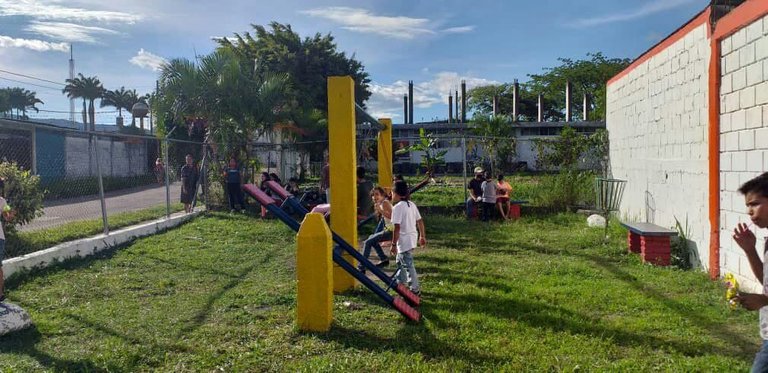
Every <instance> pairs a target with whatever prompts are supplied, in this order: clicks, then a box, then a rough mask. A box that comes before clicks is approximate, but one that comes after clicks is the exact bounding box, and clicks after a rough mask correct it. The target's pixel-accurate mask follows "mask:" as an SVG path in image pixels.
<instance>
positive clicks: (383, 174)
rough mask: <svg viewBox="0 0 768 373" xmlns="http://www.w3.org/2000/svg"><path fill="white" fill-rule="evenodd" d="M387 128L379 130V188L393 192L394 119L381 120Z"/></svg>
mask: <svg viewBox="0 0 768 373" xmlns="http://www.w3.org/2000/svg"><path fill="white" fill-rule="evenodd" d="M379 123H381V124H382V125H383V126H384V127H385V128H384V129H382V130H379V136H378V139H377V140H378V148H379V157H378V158H379V186H381V187H382V188H384V189H385V190H386V191H390V190H392V119H389V118H379Z"/></svg>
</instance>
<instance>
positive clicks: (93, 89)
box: [62, 73, 104, 131]
mask: <svg viewBox="0 0 768 373" xmlns="http://www.w3.org/2000/svg"><path fill="white" fill-rule="evenodd" d="M66 82H67V85H66V86H65V87H64V89H63V90H62V93H64V94H66V95H67V98H70V99H73V98H82V99H83V111H85V101H88V103H89V105H88V118H90V129H91V131H95V130H96V111H95V109H94V103H95V102H96V100H97V99H100V98H101V97H102V96H103V95H104V86H102V85H101V81H99V78H98V77H95V76H92V77H91V76H88V77H86V76H83V74H82V73H79V74H77V77H76V78H74V79H67V80H66ZM84 122H85V124H86V125H87V124H88V121H84Z"/></svg>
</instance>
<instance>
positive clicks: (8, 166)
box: [0, 162, 43, 233]
mask: <svg viewBox="0 0 768 373" xmlns="http://www.w3.org/2000/svg"><path fill="white" fill-rule="evenodd" d="M0 178H2V179H3V180H5V199H6V200H7V201H8V204H9V205H10V206H11V208H12V209H13V211H14V217H13V219H12V220H11V221H7V222H6V221H3V229H4V230H5V232H8V233H15V232H16V226H17V225H19V224H26V223H29V222H30V221H32V219H34V218H36V217H38V216H41V215H42V214H43V191H42V189H41V188H40V177H38V176H35V175H32V173H31V172H29V171H28V170H23V169H21V168H20V167H19V166H18V164H16V162H0Z"/></svg>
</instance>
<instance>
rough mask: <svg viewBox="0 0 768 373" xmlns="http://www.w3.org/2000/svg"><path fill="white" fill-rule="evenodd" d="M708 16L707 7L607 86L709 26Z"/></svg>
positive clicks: (641, 56)
mask: <svg viewBox="0 0 768 373" xmlns="http://www.w3.org/2000/svg"><path fill="white" fill-rule="evenodd" d="M762 1H766V2H768V0H762ZM709 14H710V9H709V7H707V8H706V9H704V10H703V11H701V13H699V14H697V15H696V16H695V17H693V18H692V19H691V20H690V21H688V23H686V24H685V25H683V26H682V27H680V28H679V29H677V31H675V32H673V33H672V35H669V36H667V38H666V39H664V40H662V41H660V42H659V43H658V44H656V45H654V46H653V47H651V49H649V50H648V51H647V52H645V53H643V54H642V55H640V57H638V58H637V59H635V60H634V61H633V62H632V63H631V64H630V65H629V66H627V68H626V69H624V70H622V71H621V72H620V73H618V74H616V75H615V76H614V77H613V78H611V80H609V81H608V85H611V84H612V83H613V82H615V81H617V80H619V79H621V78H623V77H624V76H626V75H627V74H629V73H630V72H631V71H632V70H634V69H635V68H637V67H638V66H640V65H642V64H643V63H644V62H645V61H648V60H649V59H650V58H651V57H653V56H655V55H657V54H659V53H661V52H662V51H664V50H665V49H667V48H669V47H670V46H671V45H672V44H674V43H675V42H677V41H679V40H680V39H682V38H684V37H685V35H688V33H689V32H691V31H693V30H694V29H695V28H697V27H699V26H701V25H703V24H709ZM707 30H709V28H707ZM707 33H709V31H707Z"/></svg>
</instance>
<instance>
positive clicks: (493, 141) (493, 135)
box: [472, 114, 517, 173]
mask: <svg viewBox="0 0 768 373" xmlns="http://www.w3.org/2000/svg"><path fill="white" fill-rule="evenodd" d="M472 124H473V125H474V127H473V128H472V132H473V133H474V134H475V135H477V136H480V137H481V138H480V139H478V143H479V145H480V146H481V147H482V148H483V153H484V154H485V156H486V157H487V161H488V163H489V164H490V165H491V169H490V171H491V173H497V172H498V170H499V167H497V165H499V164H500V165H501V166H502V167H506V166H508V165H509V163H510V162H511V159H512V157H514V156H515V154H516V145H517V143H516V141H515V137H514V127H513V126H512V118H510V117H508V116H506V115H492V116H485V115H481V114H476V115H475V116H474V118H473V119H472Z"/></svg>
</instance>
